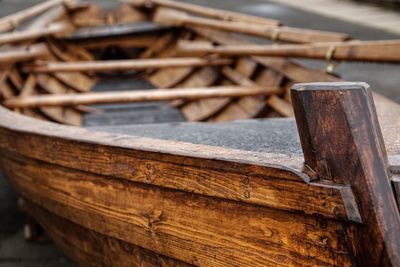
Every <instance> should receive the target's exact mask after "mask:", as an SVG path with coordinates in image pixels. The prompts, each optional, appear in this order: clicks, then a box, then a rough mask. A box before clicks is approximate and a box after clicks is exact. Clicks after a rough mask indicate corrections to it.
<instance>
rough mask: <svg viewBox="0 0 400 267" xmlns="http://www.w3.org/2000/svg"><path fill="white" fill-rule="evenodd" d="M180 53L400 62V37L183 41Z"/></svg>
mask: <svg viewBox="0 0 400 267" xmlns="http://www.w3.org/2000/svg"><path fill="white" fill-rule="evenodd" d="M178 50H179V51H180V52H181V53H184V54H188V55H206V54H219V55H225V56H268V57H295V58H312V59H324V60H346V61H371V62H390V63H396V62H400V56H399V54H398V53H397V52H398V51H399V50H400V41H399V40H385V41H349V42H337V43H312V44H307V45H282V44H279V45H222V46H213V45H212V44H209V43H208V44H207V43H204V42H203V43H200V42H196V41H192V42H189V41H181V42H179V45H178Z"/></svg>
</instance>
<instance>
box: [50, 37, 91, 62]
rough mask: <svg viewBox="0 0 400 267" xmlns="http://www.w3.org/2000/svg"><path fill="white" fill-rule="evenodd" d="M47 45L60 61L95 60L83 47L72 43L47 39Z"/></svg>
mask: <svg viewBox="0 0 400 267" xmlns="http://www.w3.org/2000/svg"><path fill="white" fill-rule="evenodd" d="M47 45H48V47H49V50H50V51H51V52H52V53H53V54H54V55H55V56H56V57H57V58H58V59H59V60H61V61H79V60H85V61H86V60H87V61H92V60H95V58H94V56H93V55H92V54H90V53H89V52H88V51H87V50H86V49H85V48H82V47H80V46H77V45H74V44H70V43H68V44H65V43H63V42H59V41H55V40H48V41H47Z"/></svg>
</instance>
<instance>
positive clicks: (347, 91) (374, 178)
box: [292, 83, 400, 266]
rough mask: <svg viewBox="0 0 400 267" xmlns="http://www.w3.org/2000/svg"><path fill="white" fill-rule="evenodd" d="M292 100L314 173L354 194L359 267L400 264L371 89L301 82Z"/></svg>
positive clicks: (398, 229)
mask: <svg viewBox="0 0 400 267" xmlns="http://www.w3.org/2000/svg"><path fill="white" fill-rule="evenodd" d="M292 102H293V107H294V111H295V116H296V122H297V127H298V130H299V134H300V140H301V145H302V148H303V153H304V159H305V166H306V169H307V170H309V173H310V175H311V176H312V177H313V179H318V180H325V181H328V182H330V183H336V184H342V185H350V186H351V188H352V190H353V192H354V195H355V198H356V201H357V203H358V206H359V209H360V212H361V218H362V223H363V225H361V226H358V227H356V229H348V230H347V235H348V238H349V240H350V242H351V247H352V249H353V253H354V257H355V261H356V265H357V266H400V254H399V248H400V215H399V210H398V208H397V205H396V200H395V196H394V193H393V190H392V187H391V184H390V179H389V173H388V169H389V168H388V159H387V155H386V150H385V145H384V142H383V137H382V133H381V130H380V127H379V122H378V119H377V115H376V110H375V105H374V102H373V99H372V95H371V91H370V89H369V86H368V85H367V84H365V83H310V84H298V85H296V86H294V87H293V88H292Z"/></svg>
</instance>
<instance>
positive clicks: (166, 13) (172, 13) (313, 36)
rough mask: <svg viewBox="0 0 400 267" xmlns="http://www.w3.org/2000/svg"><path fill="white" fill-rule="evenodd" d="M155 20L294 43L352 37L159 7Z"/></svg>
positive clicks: (170, 24) (338, 40) (165, 23)
mask: <svg viewBox="0 0 400 267" xmlns="http://www.w3.org/2000/svg"><path fill="white" fill-rule="evenodd" d="M153 20H154V22H156V23H158V24H161V25H167V26H199V27H208V28H212V29H219V30H224V31H229V32H235V33H242V34H248V35H253V36H257V37H263V38H268V39H272V40H275V41H285V42H292V43H316V42H340V41H346V40H348V39H350V37H349V36H348V35H346V34H342V33H336V32H323V31H316V30H307V29H299V28H290V27H275V26H268V25H257V24H253V23H245V22H235V21H221V20H214V19H207V18H200V17H191V16H189V15H188V14H187V13H185V12H181V11H178V10H174V9H168V8H158V9H157V11H156V13H155V15H154V17H153Z"/></svg>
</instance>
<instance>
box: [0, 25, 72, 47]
mask: <svg viewBox="0 0 400 267" xmlns="http://www.w3.org/2000/svg"><path fill="white" fill-rule="evenodd" d="M71 30H72V29H71V27H70V26H68V25H66V24H61V23H57V24H52V25H49V26H48V27H46V28H39V29H32V30H27V31H19V32H11V33H4V34H0V45H3V44H9V43H16V42H22V41H29V40H34V39H37V38H41V37H46V36H50V35H57V34H65V33H68V32H71Z"/></svg>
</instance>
